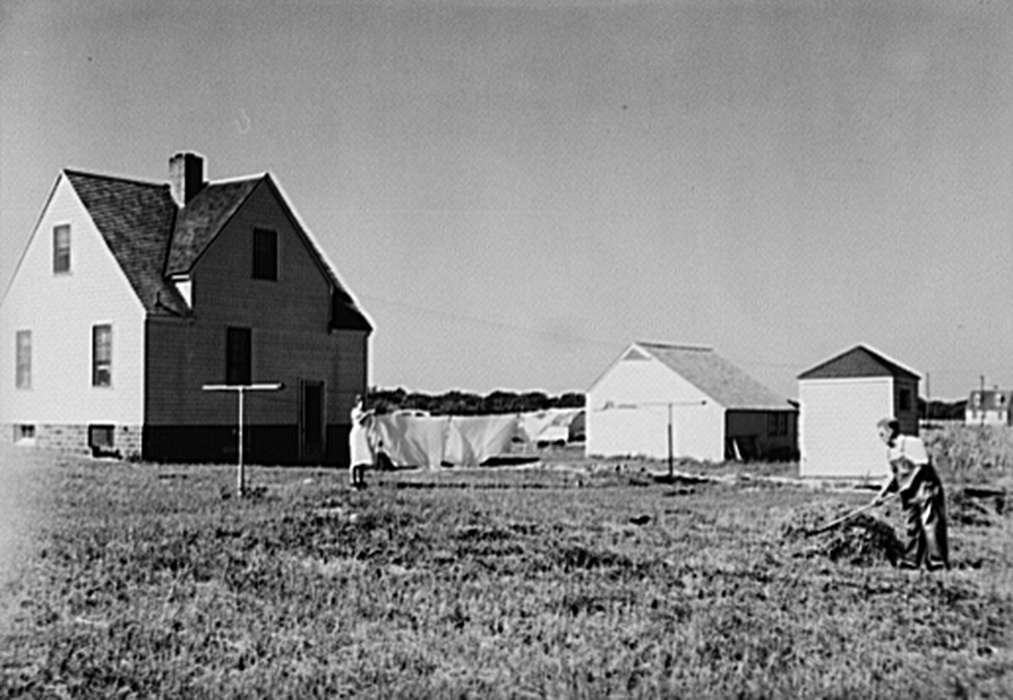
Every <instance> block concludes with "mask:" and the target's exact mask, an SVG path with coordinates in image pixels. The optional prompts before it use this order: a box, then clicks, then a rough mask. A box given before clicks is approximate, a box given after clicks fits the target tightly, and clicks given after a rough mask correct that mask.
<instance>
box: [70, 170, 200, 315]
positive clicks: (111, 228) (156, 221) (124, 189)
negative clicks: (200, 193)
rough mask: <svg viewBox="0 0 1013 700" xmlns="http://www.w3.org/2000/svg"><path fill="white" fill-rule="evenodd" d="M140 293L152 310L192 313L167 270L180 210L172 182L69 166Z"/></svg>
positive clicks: (76, 187)
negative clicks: (139, 179) (171, 234)
mask: <svg viewBox="0 0 1013 700" xmlns="http://www.w3.org/2000/svg"><path fill="white" fill-rule="evenodd" d="M63 172H64V174H65V175H66V176H67V179H68V180H69V181H70V184H71V186H72V187H73V188H74V191H75V192H76V193H77V196H78V198H80V200H81V203H82V204H84V207H85V209H87V210H88V214H89V215H90V216H91V219H92V221H93V222H94V223H95V226H96V228H98V230H99V233H101V234H102V238H104V239H105V242H106V245H108V246H109V250H110V251H112V254H113V256H114V257H115V258H116V261H117V262H118V263H119V264H120V268H122V270H123V273H124V274H125V275H126V277H127V279H128V280H129V281H130V286H131V287H133V289H134V293H135V294H137V298H138V299H139V300H140V302H141V304H143V305H144V308H145V310H146V311H148V312H149V313H155V314H159V313H170V314H176V315H181V314H186V313H187V312H188V309H187V305H186V302H185V301H184V300H183V298H182V297H181V296H180V295H179V292H177V291H176V288H175V286H174V285H172V284H171V283H169V282H168V281H167V280H166V278H165V276H164V275H163V274H162V264H163V262H164V260H165V255H166V248H167V246H168V244H169V236H168V232H169V231H171V230H172V222H173V219H174V218H175V216H176V204H175V202H173V200H172V195H171V194H170V193H169V186H168V185H164V184H153V183H146V182H137V181H135V180H127V179H124V178H118V177H110V176H107V175H92V174H89V173H82V172H78V171H76V170H64V171H63Z"/></svg>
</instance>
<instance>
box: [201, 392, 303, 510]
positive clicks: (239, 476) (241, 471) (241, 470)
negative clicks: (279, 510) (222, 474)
mask: <svg viewBox="0 0 1013 700" xmlns="http://www.w3.org/2000/svg"><path fill="white" fill-rule="evenodd" d="M284 387H285V385H284V384H283V383H281V382H268V383H259V384H205V385H204V386H202V387H201V389H202V390H203V391H234V392H235V393H236V394H237V395H238V400H239V406H238V410H237V414H238V416H237V418H238V423H239V425H238V430H237V433H238V436H237V440H238V445H237V449H236V453H237V456H238V458H239V463H238V464H237V465H236V494H237V495H238V496H239V497H240V498H242V497H243V496H245V495H246V465H245V464H244V462H243V424H244V423H245V422H246V421H245V420H244V415H243V413H244V406H243V397H244V395H245V394H246V392H247V391H279V390H280V389H283V388H284Z"/></svg>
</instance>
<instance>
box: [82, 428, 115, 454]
mask: <svg viewBox="0 0 1013 700" xmlns="http://www.w3.org/2000/svg"><path fill="white" fill-rule="evenodd" d="M115 434H116V431H115V427H114V426H112V425H89V426H88V447H90V448H92V450H95V449H99V450H107V449H110V448H112V446H113V443H114V441H115Z"/></svg>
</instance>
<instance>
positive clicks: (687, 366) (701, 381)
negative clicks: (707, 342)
mask: <svg viewBox="0 0 1013 700" xmlns="http://www.w3.org/2000/svg"><path fill="white" fill-rule="evenodd" d="M636 347H638V348H640V349H641V350H643V351H645V352H647V353H649V354H650V355H651V356H652V357H654V358H655V359H657V360H658V361H659V362H661V363H662V364H663V365H665V366H666V367H668V368H669V369H671V370H672V371H673V372H675V373H676V374H678V375H679V376H681V377H682V378H683V379H685V380H686V381H688V382H689V383H690V384H692V385H693V386H695V387H697V388H698V389H700V391H702V392H703V393H705V394H707V395H708V396H710V397H711V398H712V399H714V401H716V402H717V403H719V404H720V405H722V406H724V407H725V408H726V409H739V410H768V411H769V410H784V411H792V410H795V409H794V408H793V407H792V405H791V404H790V403H789V402H788V399H787V398H784V397H780V396H778V395H777V394H776V393H774V392H773V391H772V390H770V389H768V388H767V387H765V386H764V385H763V384H761V383H760V382H758V381H757V380H755V379H753V377H751V376H749V375H748V374H746V372H744V371H743V370H742V369H740V368H739V367H737V366H736V365H734V364H732V363H731V362H729V361H728V360H726V359H725V358H723V357H721V356H720V355H718V354H717V353H716V352H714V350H713V348H708V347H700V346H693V345H669V344H665V343H645V342H637V343H636Z"/></svg>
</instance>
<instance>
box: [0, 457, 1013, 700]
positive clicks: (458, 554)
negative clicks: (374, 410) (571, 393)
mask: <svg viewBox="0 0 1013 700" xmlns="http://www.w3.org/2000/svg"><path fill="white" fill-rule="evenodd" d="M26 454H28V453H25V452H22V451H8V452H4V453H2V455H0V456H2V457H3V458H4V460H5V462H4V465H3V468H4V470H5V473H10V474H13V475H14V476H15V478H17V479H19V480H20V481H18V484H19V485H17V486H16V487H11V488H8V493H10V494H16V500H17V502H18V504H19V505H20V506H21V507H22V508H23V509H27V510H28V512H30V515H31V517H30V518H20V519H17V520H16V522H15V519H13V518H8V525H7V527H8V529H12V528H13V530H16V531H17V532H18V533H20V535H19V537H20V540H19V542H21V544H20V545H19V547H20V548H19V549H18V550H17V551H16V552H15V553H8V555H7V557H6V559H7V579H6V580H5V582H4V590H3V594H4V599H5V601H6V602H7V606H6V609H7V613H6V616H5V618H4V625H3V629H2V634H3V639H2V640H0V669H2V676H0V695H4V696H15V697H17V696H24V697H149V696H167V697H209V698H210V697H213V698H229V697H237V698H238V697H313V696H318V697H352V696H355V697H380V696H388V697H390V696H394V697H451V696H453V697H483V698H484V697H595V698H597V697H651V696H665V697H673V696H678V697H722V698H725V697H890V698H896V697H1013V649H1011V644H1010V642H1011V629H1013V625H1011V623H1013V568H1011V565H1013V537H1011V535H1013V519H1011V517H1010V515H1009V513H1008V510H1006V511H1004V512H1003V513H1001V514H1000V513H997V512H996V511H995V509H994V507H992V506H993V505H994V504H986V507H984V508H977V507H974V508H972V507H971V506H970V505H968V504H964V505H961V504H960V503H958V502H954V505H953V508H954V511H953V512H952V513H951V515H952V516H953V517H952V518H951V521H952V522H951V539H952V560H953V565H954V566H953V569H952V570H951V571H948V572H945V573H942V574H937V575H928V574H923V573H918V572H905V571H899V570H896V569H894V568H892V567H891V566H890V565H889V564H888V563H887V562H886V561H885V559H884V558H883V557H881V556H878V555H879V552H878V551H877V550H876V549H875V548H874V547H873V548H871V549H869V548H866V550H863V551H862V552H860V553H859V552H857V550H848V548H847V547H843V549H842V547H841V546H838V545H846V544H848V539H847V538H848V537H849V535H848V531H847V530H846V529H845V530H842V531H840V532H836V533H830V534H828V535H824V536H819V537H816V538H805V537H789V536H788V535H787V533H789V532H790V531H791V527H788V526H790V525H797V524H798V523H801V522H804V521H805V520H806V518H809V519H810V520H812V519H813V518H815V520H813V522H818V521H819V520H820V517H822V516H823V515H825V514H830V513H833V512H835V509H836V512H840V510H841V509H844V508H846V507H849V506H857V505H860V504H864V503H865V502H867V501H868V499H869V497H870V494H869V493H855V492H833V491H829V490H813V489H811V488H804V487H801V486H798V487H793V486H790V485H783V484H776V483H770V482H765V481H763V480H757V479H752V480H748V481H741V482H727V483H707V482H681V483H674V484H662V483H656V482H655V481H654V480H653V479H651V478H649V475H646V474H644V473H641V472H640V471H638V468H639V467H638V468H637V469H632V470H630V471H626V470H622V469H621V470H620V471H618V472H617V471H616V469H615V468H613V465H607V467H608V468H602V469H591V468H587V465H586V464H577V465H573V466H571V467H570V468H565V467H564V466H563V465H557V466H556V467H554V468H542V469H524V470H521V469H498V470H485V471H481V472H476V471H470V472H449V473H439V474H431V473H411V474H406V473H401V472H395V473H384V474H373V475H370V476H371V478H372V482H371V486H370V488H369V489H368V490H366V491H363V492H355V491H351V490H349V489H348V488H347V487H346V486H345V475H344V473H341V472H333V471H326V470H306V469H268V468H254V469H252V470H251V471H250V478H251V483H252V484H253V485H254V486H255V487H257V495H256V496H255V497H253V498H248V499H243V500H238V499H236V498H234V497H231V492H232V487H233V480H234V470H233V469H232V468H229V467H211V466H179V465H176V466H172V467H169V466H158V465H149V464H130V463H121V462H107V461H93V460H87V459H77V458H71V457H66V456H56V455H50V454H45V453H33V454H32V456H31V457H26V456H25V455H26ZM561 461H564V460H561ZM14 462H22V463H19V464H14ZM639 466H644V465H639ZM654 466H657V467H658V468H663V465H654ZM722 469H723V470H724V472H725V473H728V472H730V471H734V469H741V467H723V468H722ZM1008 474H1009V472H1008V471H1007V468H1006V467H1003V466H1001V465H1000V466H997V467H995V469H994V470H993V471H992V472H990V473H989V474H988V475H986V476H987V479H986V477H981V478H977V479H975V480H976V481H979V482H980V481H982V480H988V479H992V481H1000V482H1004V483H1005V480H1007V479H1008ZM965 476H966V475H965ZM959 481H960V478H958V476H956V475H948V476H947V483H952V484H956V483H957V482H959ZM952 490H954V491H956V486H954V487H953V489H952ZM12 498H13V497H12ZM9 500H10V499H9ZM814 514H815V515H814ZM879 515H880V516H881V517H885V518H886V519H887V520H888V521H890V522H893V523H895V524H898V523H897V521H896V517H897V515H898V514H897V512H896V507H893V508H891V507H886V508H885V509H883V510H880V511H879ZM972 516H973V517H972ZM898 533H899V528H898ZM860 535H861V533H859V532H857V530H856V531H855V532H854V533H852V535H850V536H853V538H859V537H860ZM821 538H823V539H821ZM834 538H836V540H835V541H836V543H837V544H836V545H835V546H834V547H829V546H826V545H827V542H829V541H831V540H834ZM855 541H856V542H857V539H855ZM866 544H868V542H867V543H866ZM859 554H861V556H859ZM14 562H16V563H17V566H16V567H15V566H14Z"/></svg>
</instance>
